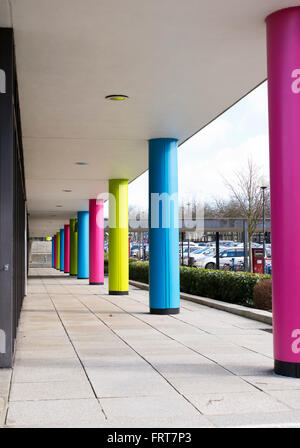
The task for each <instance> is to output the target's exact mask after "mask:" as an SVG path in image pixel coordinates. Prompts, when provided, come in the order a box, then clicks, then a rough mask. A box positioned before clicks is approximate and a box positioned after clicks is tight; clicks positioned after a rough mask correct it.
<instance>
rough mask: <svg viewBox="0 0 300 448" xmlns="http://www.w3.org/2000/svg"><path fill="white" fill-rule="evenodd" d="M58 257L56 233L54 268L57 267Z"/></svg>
mask: <svg viewBox="0 0 300 448" xmlns="http://www.w3.org/2000/svg"><path fill="white" fill-rule="evenodd" d="M56 258H57V241H56V235H54V268H55V269H57V264H56Z"/></svg>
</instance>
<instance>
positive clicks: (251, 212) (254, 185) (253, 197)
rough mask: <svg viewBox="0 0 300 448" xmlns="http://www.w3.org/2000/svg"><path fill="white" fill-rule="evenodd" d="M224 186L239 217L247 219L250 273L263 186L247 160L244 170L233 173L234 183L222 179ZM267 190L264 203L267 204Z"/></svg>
mask: <svg viewBox="0 0 300 448" xmlns="http://www.w3.org/2000/svg"><path fill="white" fill-rule="evenodd" d="M224 181H225V185H226V187H227V188H228V189H229V191H230V193H231V201H232V202H233V203H237V204H238V205H239V208H240V213H241V217H243V218H246V219H247V223H248V240H249V270H250V271H252V250H251V249H252V237H253V235H254V233H255V231H256V228H257V223H258V221H259V220H261V218H262V213H263V200H262V190H261V186H262V185H265V182H264V181H263V179H262V176H261V173H260V170H259V168H258V167H257V166H256V165H255V163H254V162H253V160H252V159H251V158H250V159H248V164H247V167H246V169H245V170H240V171H236V172H235V176H234V181H233V182H232V181H229V179H226V178H224ZM268 194H269V193H268V190H267V191H266V194H265V198H266V203H269V198H268Z"/></svg>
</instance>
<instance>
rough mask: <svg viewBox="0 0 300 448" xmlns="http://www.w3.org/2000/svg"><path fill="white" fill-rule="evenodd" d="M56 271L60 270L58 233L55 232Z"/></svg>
mask: <svg viewBox="0 0 300 448" xmlns="http://www.w3.org/2000/svg"><path fill="white" fill-rule="evenodd" d="M56 269H57V270H58V271H59V270H60V232H56Z"/></svg>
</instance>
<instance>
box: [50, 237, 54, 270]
mask: <svg viewBox="0 0 300 448" xmlns="http://www.w3.org/2000/svg"><path fill="white" fill-rule="evenodd" d="M51 266H52V267H53V268H54V236H53V237H52V264H51Z"/></svg>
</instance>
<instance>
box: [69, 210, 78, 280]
mask: <svg viewBox="0 0 300 448" xmlns="http://www.w3.org/2000/svg"><path fill="white" fill-rule="evenodd" d="M77 251H78V222H77V219H76V218H74V219H70V275H73V276H75V275H76V276H77V271H78V270H77Z"/></svg>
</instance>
